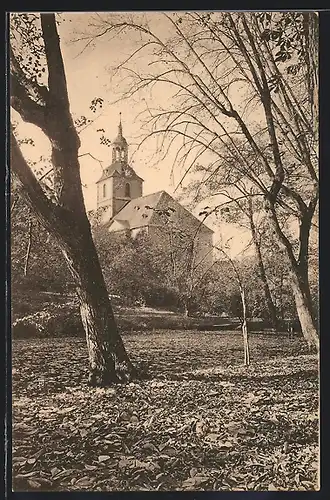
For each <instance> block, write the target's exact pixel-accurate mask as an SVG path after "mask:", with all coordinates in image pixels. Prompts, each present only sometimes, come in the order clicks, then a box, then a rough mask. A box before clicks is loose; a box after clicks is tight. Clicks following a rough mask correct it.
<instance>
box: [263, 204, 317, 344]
mask: <svg viewBox="0 0 330 500" xmlns="http://www.w3.org/2000/svg"><path fill="white" fill-rule="evenodd" d="M266 209H267V211H268V215H269V220H270V222H271V224H272V227H273V228H274V231H275V234H276V236H277V240H278V243H279V245H280V246H281V248H283V250H284V251H285V254H286V255H287V257H288V262H289V274H290V278H291V279H290V281H291V288H292V292H293V296H294V300H295V305H296V311H297V314H298V318H299V322H300V326H301V330H302V334H303V336H304V339H305V341H306V343H307V345H308V348H309V349H310V350H312V349H316V350H317V351H318V350H319V336H318V333H317V329H316V326H315V323H314V319H313V314H312V310H311V301H310V293H309V287H308V292H307V291H306V272H305V271H304V270H303V272H302V268H303V267H302V266H301V264H300V263H301V262H302V261H303V260H300V259H299V260H298V262H297V261H296V259H295V256H294V254H293V250H292V246H291V244H290V242H289V241H288V239H287V238H286V236H285V235H284V233H283V231H282V230H281V228H280V226H279V223H278V220H277V217H276V213H275V209H274V207H273V205H272V203H271V202H269V200H266ZM300 236H301V228H300ZM303 255H305V253H303ZM300 256H301V250H300Z"/></svg>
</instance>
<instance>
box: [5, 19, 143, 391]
mask: <svg viewBox="0 0 330 500" xmlns="http://www.w3.org/2000/svg"><path fill="white" fill-rule="evenodd" d="M40 17H41V28H42V36H43V41H44V48H45V56H46V61H47V69H48V88H47V87H45V86H41V85H39V84H37V83H36V82H35V81H32V80H29V79H28V78H27V77H26V75H24V72H23V71H22V68H21V67H20V63H19V61H18V59H17V58H16V57H15V54H14V52H13V50H11V52H10V58H11V105H12V107H13V108H14V109H15V110H16V111H17V112H18V113H19V114H20V115H21V117H22V119H23V120H24V121H27V122H29V123H32V124H34V125H36V126H37V127H39V128H40V129H41V130H42V131H43V132H44V134H45V135H46V136H47V137H48V139H49V141H50V144H51V151H52V166H53V174H54V193H53V195H54V196H53V197H54V199H55V200H54V201H53V200H51V199H50V198H48V196H46V194H45V191H44V190H43V187H42V186H41V184H40V183H39V182H38V181H37V179H36V177H35V176H34V174H33V173H32V171H31V170H30V168H29V166H28V164H27V162H26V160H25V159H24V157H23V155H22V152H21V150H20V148H19V146H18V143H17V140H16V138H15V136H14V134H13V133H12V134H11V166H12V170H13V173H14V174H15V176H16V178H17V179H18V181H19V183H20V188H21V194H22V196H23V197H24V199H25V200H26V202H27V203H28V204H29V206H30V207H31V208H32V209H33V210H34V212H35V213H36V216H37V217H38V219H39V220H40V222H41V223H42V225H43V226H44V227H45V229H46V230H47V231H48V232H49V233H50V234H51V235H53V236H54V237H55V239H56V240H57V242H58V244H59V246H60V248H61V250H62V252H63V254H64V256H65V258H66V260H67V262H68V265H69V268H70V271H71V273H72V275H73V278H74V281H75V284H76V288H77V293H78V297H79V301H80V311H81V318H82V323H83V326H84V329H85V332H86V340H87V347H88V354H89V364H90V382H91V383H92V384H94V385H107V384H108V383H109V382H112V381H117V380H118V377H117V373H116V361H119V362H120V363H124V364H126V368H127V371H128V373H129V374H130V376H132V375H133V374H134V368H133V365H132V363H131V362H130V360H129V358H128V356H127V353H126V351H125V348H124V345H123V342H122V339H121V337H120V335H119V333H118V330H117V326H116V322H115V319H114V315H113V311H112V308H111V304H110V301H109V297H108V293H107V288H106V285H105V282H104V278H103V274H102V270H101V266H100V263H99V259H98V255H97V253H96V249H95V245H94V242H93V238H92V233H91V227H90V223H89V221H88V218H87V214H86V208H85V203H84V197H83V192H82V186H81V178H80V165H79V159H78V152H79V147H80V139H79V136H78V134H77V131H76V129H75V126H74V122H73V119H72V115H71V112H70V103H69V97H68V91H67V84H66V76H65V70H64V63H63V58H62V53H61V48H60V41H59V36H58V33H57V27H56V20H55V15H54V14H53V13H47V14H46V13H44V14H41V15H40ZM31 89H32V90H33V92H32V95H34V96H36V100H34V99H32V98H31V97H30V96H31Z"/></svg>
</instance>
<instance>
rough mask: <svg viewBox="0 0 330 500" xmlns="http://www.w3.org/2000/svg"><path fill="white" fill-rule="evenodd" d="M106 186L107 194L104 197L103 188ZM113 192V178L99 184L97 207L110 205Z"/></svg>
mask: <svg viewBox="0 0 330 500" xmlns="http://www.w3.org/2000/svg"><path fill="white" fill-rule="evenodd" d="M104 185H105V194H106V196H105V197H104V196H103V189H104V188H103V186H104ZM112 191H113V178H112V177H109V178H108V179H104V181H101V182H99V183H98V184H97V206H98V207H104V206H107V205H109V204H110V200H111V198H112Z"/></svg>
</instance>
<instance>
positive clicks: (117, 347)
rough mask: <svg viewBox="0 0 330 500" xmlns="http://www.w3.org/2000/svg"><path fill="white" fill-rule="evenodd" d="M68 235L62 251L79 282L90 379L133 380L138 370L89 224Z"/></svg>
mask: <svg viewBox="0 0 330 500" xmlns="http://www.w3.org/2000/svg"><path fill="white" fill-rule="evenodd" d="M67 237H68V238H67V241H68V243H67V244H66V245H65V246H62V251H63V253H64V255H65V257H66V260H67V262H68V265H69V268H70V271H71V273H72V275H73V277H74V279H75V282H76V284H77V294H78V297H79V302H80V313H81V319H82V324H83V326H84V329H85V333H86V341H87V348H88V356H89V368H90V375H89V381H90V383H91V384H92V385H101V386H104V385H108V384H109V383H111V382H116V381H118V380H119V379H120V378H122V377H123V375H124V376H125V378H126V379H131V378H133V377H134V376H135V375H136V371H135V369H134V366H133V365H132V363H131V361H130V359H129V357H128V355H127V353H126V350H125V347H124V344H123V342H122V339H121V336H120V335H119V332H118V328H117V325H116V321H115V318H114V314H113V310H112V307H111V303H110V300H109V296H108V292H107V288H106V285H105V282H104V278H103V274H102V270H101V267H100V263H99V259H98V256H97V253H96V250H95V246H94V242H93V240H92V235H91V230H90V226H89V224H86V226H85V228H84V229H83V228H82V227H80V228H79V238H76V237H74V238H72V236H71V235H67ZM118 369H119V373H120V377H118Z"/></svg>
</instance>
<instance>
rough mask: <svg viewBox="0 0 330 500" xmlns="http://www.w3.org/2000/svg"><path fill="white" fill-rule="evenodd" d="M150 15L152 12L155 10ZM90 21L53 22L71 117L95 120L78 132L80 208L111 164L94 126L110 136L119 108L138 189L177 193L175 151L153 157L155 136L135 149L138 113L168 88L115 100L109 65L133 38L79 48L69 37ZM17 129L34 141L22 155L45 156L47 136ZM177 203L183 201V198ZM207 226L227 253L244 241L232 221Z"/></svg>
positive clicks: (68, 17)
mask: <svg viewBox="0 0 330 500" xmlns="http://www.w3.org/2000/svg"><path fill="white" fill-rule="evenodd" d="M155 14H156V15H157V16H158V14H157V13H155ZM90 22H91V14H90V13H72V14H71V13H65V14H63V15H62V16H61V23H60V24H59V26H58V31H59V36H60V43H61V50H62V54H63V59H64V65H65V70H66V77H67V85H68V92H69V99H70V106H71V112H72V114H73V116H74V117H79V116H82V115H85V116H86V117H87V118H89V119H92V120H95V121H94V122H93V124H92V125H90V126H88V127H87V128H86V129H85V130H83V131H82V132H80V139H81V148H80V151H79V154H80V164H81V178H82V182H83V185H84V197H85V203H86V207H87V209H88V210H90V209H93V208H96V184H95V182H96V181H97V180H98V179H99V178H100V176H101V173H102V168H105V167H106V166H108V165H110V163H111V147H107V146H104V145H101V144H100V133H99V132H97V130H98V129H104V130H105V134H106V136H107V137H108V138H109V139H113V138H115V137H116V135H117V131H118V123H119V116H120V113H121V120H122V125H123V134H124V136H125V138H126V140H127V142H128V144H129V163H130V165H131V166H132V167H133V168H134V169H135V171H136V173H137V174H138V175H139V176H140V177H142V178H143V179H144V186H143V194H145V195H147V194H150V193H152V192H156V191H159V190H165V191H167V192H168V193H169V194H171V195H172V196H177V195H178V194H180V189H178V184H179V181H180V179H181V177H182V175H183V172H182V170H181V171H180V169H179V168H178V166H177V165H175V164H174V163H175V162H174V160H175V150H174V149H173V150H171V151H170V152H169V153H168V154H167V156H166V158H165V159H164V160H163V161H161V162H160V161H157V155H156V150H157V144H156V141H151V142H148V143H144V145H143V146H142V147H141V148H139V149H138V150H137V145H138V144H139V139H138V136H139V135H140V132H141V121H140V120H139V114H140V113H141V112H142V111H143V110H145V108H146V106H150V107H151V106H152V104H155V103H156V104H157V103H162V104H165V103H166V102H167V100H169V99H170V94H169V90H168V88H165V87H164V88H162V87H159V88H158V91H156V92H154V93H153V94H152V95H150V94H148V93H145V94H144V97H143V98H142V99H141V95H140V96H137V99H130V100H125V101H123V100H122V101H120V102H115V101H116V100H118V96H119V95H120V91H122V90H123V88H124V84H123V88H121V85H120V84H119V85H118V80H116V81H114V80H113V79H111V72H110V68H111V67H112V66H113V65H115V64H116V63H118V61H120V60H122V59H123V58H124V57H125V56H127V55H128V54H129V53H130V51H131V50H132V47H134V40H133V39H130V38H129V37H120V38H117V39H112V40H111V41H110V40H109V37H108V38H106V37H104V38H99V39H97V43H96V44H95V46H90V47H88V48H87V49H85V50H82V49H83V47H84V46H85V42H77V41H73V39H77V38H80V37H81V36H83V35H81V33H82V32H84V31H86V30H90V29H91V28H90V26H89V23H90ZM153 22H155V23H157V30H158V31H157V32H158V33H159V34H162V33H163V34H164V33H166V29H168V26H167V25H166V24H164V23H163V21H161V18H159V17H157V18H156V17H155V18H154V21H153ZM138 64H146V60H145V59H140V62H139V63H138ZM115 84H116V85H115ZM118 91H119V94H118ZM96 97H101V98H102V99H103V100H104V103H103V107H102V109H99V110H98V111H97V112H96V113H95V114H94V113H92V112H91V110H90V109H89V105H90V103H91V101H92V99H94V98H96ZM95 118H96V119H95ZM19 133H21V134H22V136H29V137H32V138H33V139H34V140H35V143H36V148H31V147H30V146H26V147H24V148H23V149H24V151H23V152H24V154H26V156H28V157H30V159H32V160H33V158H37V157H39V156H40V155H44V156H47V154H48V153H49V144H48V141H47V140H46V139H45V137H42V133H40V132H39V130H38V129H37V128H36V127H34V126H32V125H27V124H25V123H24V124H23V123H20V125H19ZM173 167H174V168H173ZM181 202H183V204H184V200H182V201H181ZM199 210H200V208H199V207H197V209H196V211H195V212H194V213H195V215H197V214H198V212H199ZM207 225H208V226H209V227H211V229H213V230H214V231H215V235H214V242H217V241H218V240H219V239H220V238H221V239H222V240H224V241H226V240H230V245H229V246H230V254H231V255H232V256H233V255H238V254H240V253H241V252H242V250H243V249H244V247H245V246H246V244H247V242H248V240H249V235H248V234H247V232H246V231H242V230H241V229H238V228H237V226H233V225H230V224H226V223H219V221H216V223H215V222H214V221H212V220H211V219H209V220H208V221H207Z"/></svg>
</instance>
